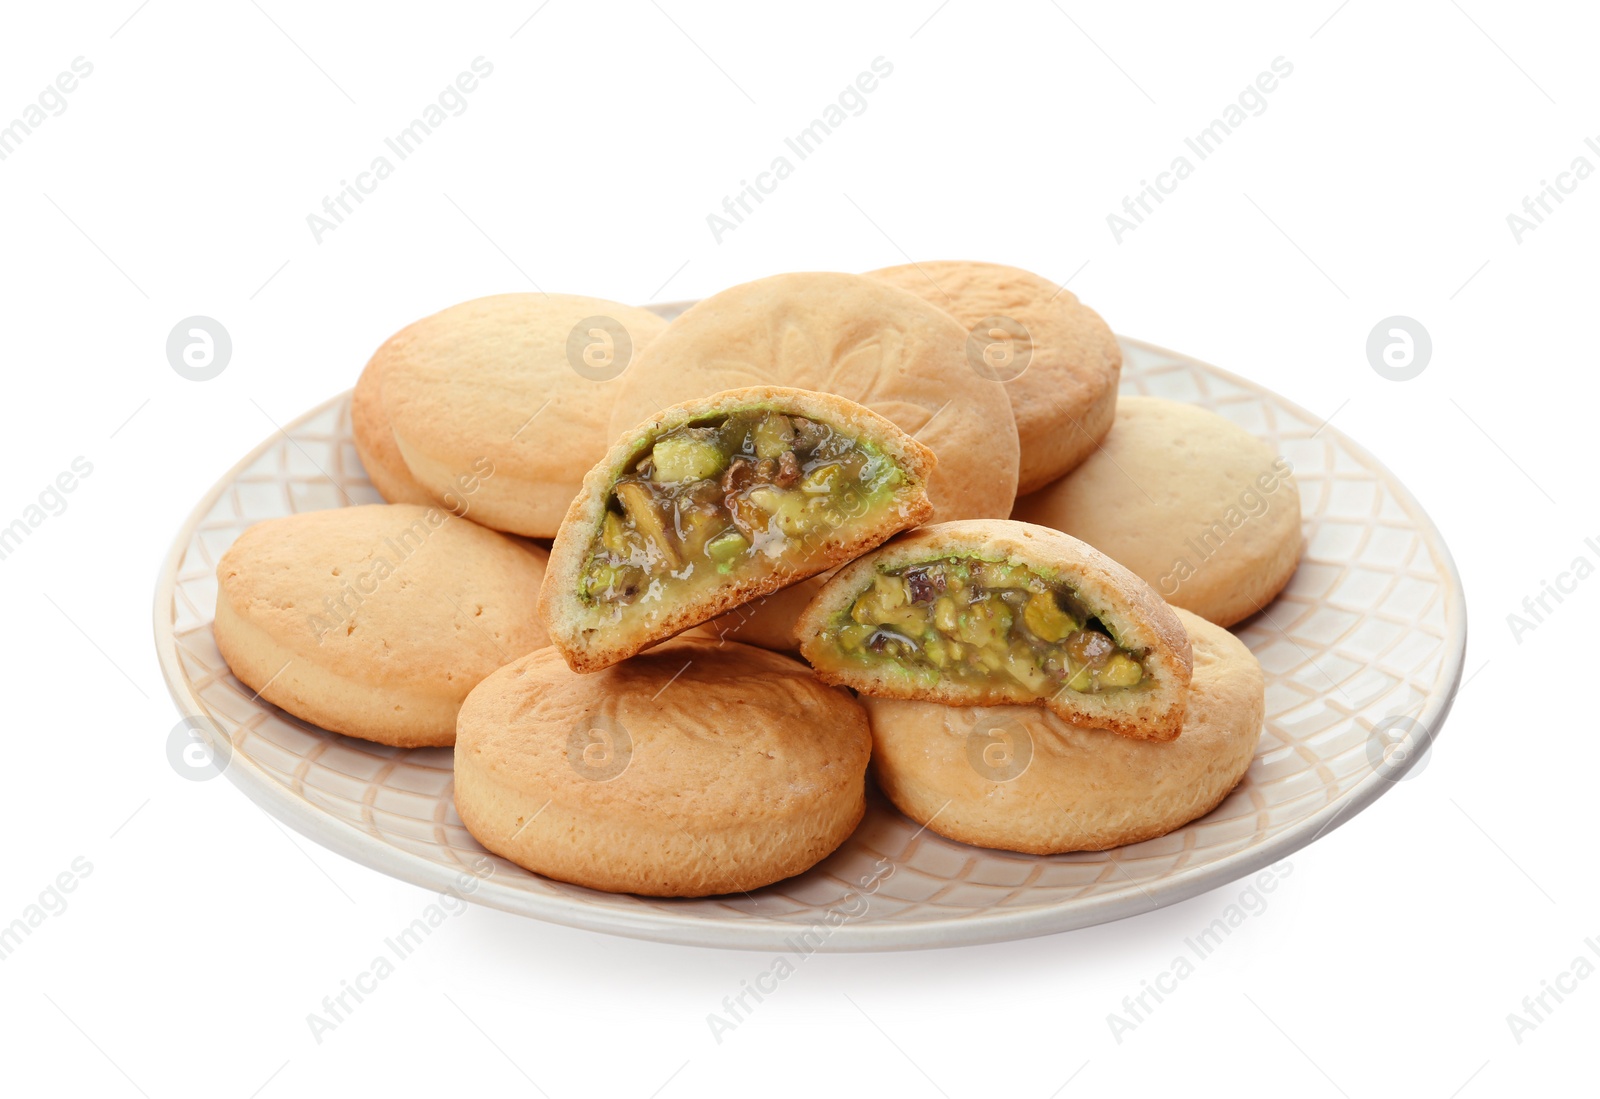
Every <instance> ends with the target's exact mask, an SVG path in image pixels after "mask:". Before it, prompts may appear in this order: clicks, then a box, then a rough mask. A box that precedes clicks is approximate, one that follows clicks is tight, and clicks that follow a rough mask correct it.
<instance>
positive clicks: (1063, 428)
mask: <svg viewBox="0 0 1600 1099" xmlns="http://www.w3.org/2000/svg"><path fill="white" fill-rule="evenodd" d="M870 277H872V278H875V279H881V280H883V281H884V282H887V283H889V284H891V285H893V286H898V287H900V288H901V289H904V290H909V291H911V292H912V293H913V294H916V295H917V296H918V297H920V298H923V299H925V300H926V301H928V302H930V303H931V304H933V305H936V306H938V307H939V308H940V309H943V310H944V311H945V312H947V313H949V314H950V315H951V316H953V317H954V318H955V319H956V320H958V321H960V322H961V326H962V327H963V328H965V329H967V333H968V335H967V359H968V364H969V365H970V366H971V367H972V369H974V370H976V371H978V372H979V373H980V374H985V375H989V376H993V377H996V378H998V379H999V380H1000V381H1002V382H1004V383H1005V387H1006V394H1007V395H1008V396H1009V397H1010V398H1011V410H1012V412H1014V413H1015V414H1016V417H1017V437H1018V439H1019V441H1020V442H1021V444H1022V458H1021V462H1020V465H1019V468H1018V471H1017V494H1018V495H1019V496H1020V495H1022V494H1023V493H1027V492H1033V491H1034V490H1036V489H1040V488H1043V487H1044V486H1045V485H1047V484H1049V483H1050V482H1051V481H1054V480H1055V479H1056V478H1057V477H1060V476H1061V475H1062V474H1064V473H1066V472H1067V471H1068V470H1070V469H1072V468H1073V467H1074V466H1076V465H1077V464H1078V463H1079V462H1081V461H1083V460H1084V458H1086V457H1088V456H1089V454H1091V453H1092V452H1093V451H1094V448H1095V447H1096V446H1097V445H1098V444H1099V442H1100V440H1102V439H1104V438H1105V435H1106V432H1108V431H1110V430H1111V421H1112V418H1113V417H1114V416H1115V414H1116V410H1117V381H1118V379H1119V378H1120V377H1121V375H1122V348H1121V347H1120V346H1118V344H1117V337H1116V336H1114V335H1112V332H1111V329H1110V328H1109V327H1108V326H1107V325H1106V322H1105V321H1103V320H1101V319H1100V314H1098V313H1096V312H1095V311H1094V310H1093V309H1090V308H1089V307H1088V306H1087V305H1084V304H1083V303H1082V302H1080V301H1079V300H1078V298H1077V296H1076V295H1075V294H1073V293H1072V291H1070V290H1066V289H1064V288H1062V287H1060V286H1057V285H1056V284H1055V283H1053V282H1051V281H1050V280H1049V279H1045V278H1041V277H1040V276H1038V275H1035V274H1033V273H1032V272H1031V271H1024V270H1022V269H1021V268H1019V267H1007V266H1005V265H1004V264H999V263H976V262H971V261H966V260H930V261H925V262H922V263H908V264H905V265H904V266H901V267H885V268H883V269H882V270H881V271H872V272H870Z"/></svg>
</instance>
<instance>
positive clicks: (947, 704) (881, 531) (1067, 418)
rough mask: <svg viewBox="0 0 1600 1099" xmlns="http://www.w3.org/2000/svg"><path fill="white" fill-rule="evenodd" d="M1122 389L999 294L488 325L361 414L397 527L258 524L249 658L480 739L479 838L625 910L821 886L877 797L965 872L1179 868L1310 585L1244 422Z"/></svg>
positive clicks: (289, 694)
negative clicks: (1136, 861) (678, 899)
mask: <svg viewBox="0 0 1600 1099" xmlns="http://www.w3.org/2000/svg"><path fill="white" fill-rule="evenodd" d="M1121 362H1122V360H1121V351H1120V349H1119V347H1118V344H1117V342H1116V339H1115V338H1114V337H1113V335H1112V334H1111V331H1110V329H1109V328H1107V327H1106V325H1105V323H1104V322H1103V321H1102V320H1101V319H1100V317H1099V316H1098V315H1096V314H1095V313H1094V312H1093V311H1092V310H1090V309H1088V308H1087V307H1085V306H1083V305H1082V304H1081V303H1079V302H1078V300H1077V299H1076V298H1075V297H1074V296H1073V295H1072V294H1071V293H1069V292H1067V291H1065V290H1063V289H1061V288H1059V287H1057V286H1056V285H1054V284H1052V283H1050V282H1048V281H1046V280H1044V279H1041V278H1039V277H1037V276H1035V275H1032V274H1029V273H1028V272H1025V271H1020V270H1017V269H1015V268H1010V267H1003V266H997V265H991V264H978V263H925V264H914V265H909V266H906V267H897V268H889V269H886V270H883V271H878V272H873V273H871V274H869V275H864V276H862V275H847V274H830V273H809V274H788V275H778V276H774V277H771V278H767V279H762V280H759V281H756V282H753V283H747V284H744V285H741V286H736V287H733V288H731V289H729V290H726V291H724V292H722V293H720V294H717V295H716V296H714V297H711V298H707V299H706V300H704V301H702V302H700V303H698V304H697V305H695V306H693V307H692V308H690V309H689V310H688V311H687V312H685V313H683V314H682V315H681V316H680V317H678V318H677V319H676V320H674V321H673V322H672V323H671V324H667V323H665V322H663V321H662V320H660V319H659V318H657V317H656V316H655V315H654V314H651V313H647V312H644V311H641V310H638V309H634V308H631V307H628V306H624V305H619V304H616V303H612V302H604V301H599V300H596V299H590V298H578V297H565V296H556V295H548V296H547V295H540V294H532V295H503V296H500V297H494V298H487V299H482V300H480V301H474V302H468V303H466V304H464V305H460V306H456V307H454V308H452V309H447V310H445V311H444V312H442V313H439V314H437V315H435V316H433V317H429V318H427V319H425V320H422V321H419V322H417V323H416V324H414V325H412V326H410V327H409V328H407V329H405V330H404V331H402V332H400V333H399V334H397V335H396V336H394V337H393V338H391V339H390V340H389V341H388V342H387V343H385V344H384V345H383V347H381V348H380V349H379V351H378V352H377V354H376V355H374V357H373V359H372V361H371V362H370V363H369V364H368V366H367V369H366V371H365V372H364V373H363V374H362V376H361V379H360V381H359V383H358V384H357V387H356V391H355V394H354V397H353V401H352V419H353V426H354V430H355V435H356V440H357V447H358V450H359V451H360V454H361V457H362V460H363V462H364V463H365V464H366V467H367V469H368V472H369V474H370V476H371V479H372V481H373V484H374V485H375V486H376V487H377V488H378V490H379V491H380V493H381V494H382V495H383V496H384V498H385V499H387V500H389V501H391V503H390V504H388V505H380V506H370V507H357V508H345V509H339V510H334V511H328V512H319V513H312V514H306V515H298V516H293V517H290V518H287V519H282V520H276V521H273V522H270V523H263V524H260V525H258V526H256V527H254V528H252V529H250V530H249V531H247V532H246V533H245V535H244V536H242V537H241V538H240V539H239V541H238V542H237V543H236V544H235V545H234V547H233V548H232V549H230V550H229V551H228V553H227V554H226V555H224V557H223V559H222V561H221V563H220V564H219V567H218V579H219V587H218V606H217V615H216V633H217V640H218V646H219V648H220V649H221V651H222V653H223V655H224V657H225V658H226V659H227V660H228V663H229V664H230V666H231V667H232V668H233V670H234V672H235V674H236V675H237V676H238V677H239V679H240V680H241V681H243V682H244V683H245V684H246V685H248V686H249V687H251V688H252V689H253V690H255V691H257V692H259V694H260V695H261V697H263V698H265V699H267V700H268V701H271V702H273V703H275V704H277V705H279V706H281V707H283V708H284V709H286V710H288V711H290V712H291V713H293V714H296V715H297V716H300V717H302V718H304V719H305V720H307V721H310V722H313V723H316V724H318V725H321V726H323V727H324V728H327V729H330V730H333V731H335V732H339V733H343V734H346V735H350V736H357V737H364V738H367V739H370V740H375V741H378V742H381V743H385V744H392V745H399V746H404V747H413V746H423V745H445V744H452V743H453V744H454V746H455V762H456V774H455V798H456V806H457V809H458V811H459V813H460V816H461V818H462V821H463V822H464V823H465V824H466V826H467V828H468V829H469V830H470V831H471V832H472V834H473V835H474V836H476V837H477V838H478V839H479V841H480V842H482V843H483V844H484V846H485V847H487V848H488V849H489V850H491V851H493V852H495V853H496V854H499V855H502V856H503V857H505V858H507V859H510V860H511V861H513V862H516V863H518V864H519V865H521V866H523V867H526V868H528V869H530V870H534V871H536V872H539V873H541V874H545V875H548V876H550V877H553V878H557V879H560V880H563V881H569V882H575V883H578V884H582V885H587V886H591V887H593V888H598V889H605V890H612V891H622V892H634V893H641V894H650V895H663V896H703V895H708V894H715V893H725V892H730V891H736V890H749V889H753V888H756V887H758V886H761V885H765V884H768V883H771V882H773V881H777V880H780V879H782V878H785V877H788V876H791V875H793V874H797V873H800V872H801V871H804V870H806V869H807V868H809V867H811V866H813V865H815V864H816V863H817V862H818V861H820V860H821V859H822V858H824V857H826V856H827V855H828V854H829V853H830V852H832V851H833V850H834V849H836V848H837V847H838V846H839V844H841V843H842V842H843V841H844V840H845V839H846V838H847V837H848V836H849V835H850V833H851V832H852V831H853V830H854V829H855V827H856V826H857V824H858V823H859V822H860V820H861V817H862V814H863V812H864V809H865V787H866V779H867V774H868V771H869V765H870V769H871V773H872V774H873V775H874V777H875V778H876V781H877V783H878V785H879V786H880V788H881V789H882V790H883V792H884V793H885V794H886V795H887V796H888V797H889V798H890V800H892V801H893V802H894V804H895V805H896V806H897V807H898V808H899V809H900V810H901V811H902V812H904V813H906V814H907V815H908V816H910V817H912V818H913V819H915V820H916V821H918V822H919V823H921V824H923V825H926V826H927V827H929V828H931V829H933V830H935V831H937V832H940V833H942V834H944V835H946V836H949V837H951V838H953V839H957V840H962V841H965V842H969V843H975V844H980V845H984V846H990V847H999V848H1006V849H1010V850H1016V851H1024V852H1031V853H1040V854H1047V853H1056V852H1064V851H1074V850H1088V849H1096V850H1097V849H1104V848H1107V847H1112V846H1115V845H1118V844H1124V843H1130V842H1136V841H1138V840H1142V839H1148V838H1151V837H1153V836H1158V835H1161V834H1163V833H1165V832H1168V831H1170V830H1172V829H1173V828H1176V827H1178V826H1180V825H1182V824H1184V823H1186V822H1188V821H1190V820H1192V819H1194V818H1195V817H1197V816H1199V815H1202V814H1204V813H1206V812H1208V811H1209V810H1210V809H1211V808H1213V807H1214V806H1215V805H1216V804H1217V803H1218V802H1220V801H1221V799H1222V798H1223V797H1224V796H1226V794H1227V793H1228V791H1229V790H1231V789H1232V788H1233V786H1234V785H1235V784H1237V782H1238V781H1239V779H1240V778H1241V777H1242V776H1243V774H1244V772H1245V770H1246V769H1247V768H1248V766H1249V763H1250V760H1251V758H1252V757H1253V755H1254V751H1255V745H1256V740H1257V737H1258V735H1259V733H1260V728H1261V718H1262V709H1263V699H1262V676H1261V670H1260V668H1259V666H1258V665H1257V664H1256V662H1255V660H1254V658H1253V657H1252V656H1251V655H1250V653H1249V651H1248V650H1247V649H1246V648H1245V647H1244V646H1243V644H1242V643H1240V642H1239V641H1238V640H1236V639H1235V638H1234V637H1233V636H1232V635H1231V634H1230V633H1228V631H1227V630H1226V629H1225V628H1224V627H1226V626H1228V625H1231V624H1233V623H1234V622H1236V621H1239V620H1240V619H1242V618H1244V617H1246V616H1248V615H1250V614H1254V613H1256V611H1258V610H1260V609H1261V608H1262V607H1263V606H1264V605H1265V604H1266V603H1267V602H1269V601H1270V600H1271V599H1272V598H1273V596H1274V595H1276V593H1277V592H1278V591H1279V590H1280V589H1281V588H1282V587H1283V585H1284V584H1285V583H1287V581H1288V579H1289V576H1290V575H1291V574H1292V572H1293V571H1294V567H1295V563H1296V561H1297V560H1298V556H1299V550H1300V527H1299V499H1298V495H1297V490H1296V489H1295V486H1294V482H1293V478H1292V476H1291V473H1290V471H1289V469H1288V467H1287V464H1286V463H1284V462H1283V461H1282V460H1281V459H1277V458H1276V457H1275V456H1274V455H1272V454H1271V453H1270V451H1269V450H1267V448H1266V447H1265V446H1263V445H1262V444H1261V443H1259V442H1258V441H1257V440H1255V439H1254V438H1253V437H1251V436H1250V435H1248V434H1247V433H1245V432H1244V431H1242V430H1241V429H1239V428H1237V427H1235V426H1233V425H1232V424H1231V423H1229V422H1228V421H1226V420H1223V419H1221V418H1220V417H1217V416H1214V415H1212V414H1210V413H1207V412H1204V411H1202V410H1199V409H1197V408H1193V407H1191V406H1185V405H1181V404H1176V403H1173V402H1168V401H1160V400H1155V399H1152V398H1129V399H1125V400H1123V401H1122V402H1121V404H1120V406H1119V404H1118V399H1117V391H1118V383H1119V375H1120V371H1121ZM1019 493H1021V494H1023V495H1022V497H1021V499H1018V496H1019ZM547 539H548V540H549V542H548V543H546V542H544V540H547ZM546 546H548V549H546ZM794 654H798V655H799V656H800V657H801V658H803V662H802V659H796V656H795V655H794Z"/></svg>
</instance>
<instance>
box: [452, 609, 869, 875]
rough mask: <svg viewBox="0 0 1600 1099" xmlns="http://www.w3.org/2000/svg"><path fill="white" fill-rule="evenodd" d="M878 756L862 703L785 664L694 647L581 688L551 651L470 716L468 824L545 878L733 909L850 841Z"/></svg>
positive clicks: (459, 781) (730, 647)
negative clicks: (741, 898)
mask: <svg viewBox="0 0 1600 1099" xmlns="http://www.w3.org/2000/svg"><path fill="white" fill-rule="evenodd" d="M870 746H871V736H870V734H869V733H868V732H867V719H866V714H865V713H864V712H863V711H862V709H861V706H860V704H859V703H857V702H856V701H854V700H853V699H851V698H850V697H849V696H848V695H847V694H845V693H844V692H843V691H836V690H833V689H831V688H828V687H824V686H823V685H822V684H820V683H818V682H817V680H816V678H815V677H814V676H812V675H811V673H810V672H809V671H808V670H807V669H806V667H805V665H804V664H801V663H799V662H798V661H795V660H791V659H789V658H788V657H784V656H780V655H778V654H777V653H772V652H767V651H765V650H762V649H756V648H751V647H750V646H748V645H739V644H736V643H731V642H730V643H728V644H725V645H718V644H717V643H716V642H712V641H699V640H689V639H679V640H676V641H673V642H670V643H668V644H666V645H662V646H660V647H659V648H656V649H652V650H651V651H650V652H648V653H645V654H643V655H641V656H639V657H637V658H635V659H633V660H630V661H628V662H626V663H624V664H619V665H617V666H616V667H614V668H608V669H606V670H605V671H603V672H600V673H599V674H597V675H593V676H583V675H577V674H574V673H573V672H572V671H570V670H569V669H568V668H567V667H566V666H565V665H564V664H563V663H562V662H561V658H560V656H559V655H557V654H556V652H555V651H553V650H551V649H544V650H542V651H540V652H536V653H534V654H532V655H531V656H529V657H527V658H526V659H523V660H519V661H517V662H516V663H514V664H511V665H509V666H507V667H505V668H502V669H501V670H500V671H498V672H496V673H495V674H493V675H491V676H490V677H489V678H488V679H486V680H484V681H483V682H482V683H481V684H479V686H478V688H477V689H476V690H474V691H473V692H472V694H471V695H470V696H468V698H467V701H466V703H465V704H464V705H463V706H462V707H461V721H460V726H459V733H458V735H457V738H456V752H455V801H456V810H457V812H458V813H460V815H461V821H462V823H463V824H465V825H466V826H467V830H468V831H470V832H471V833H472V834H473V835H474V836H475V837H477V840H478V842H479V843H481V844H483V845H484V846H485V847H487V848H488V849H489V850H491V851H493V852H494V853H495V854H497V855H500V856H502V857H504V858H507V859H510V860H511V861H512V862H514V863H516V864H518V865H519V866H522V867H524V868H526V869H528V870H532V871H534V872H536V873H539V874H544V875H545V876H547V877H551V878H556V879H559V880H561V881H567V882H575V883H577V884H579V885H585V886H588V887H589V888H591V889H605V890H610V891H612V892H627V893H643V894H648V895H651V896H667V897H701V896H707V895H710V894H716V893H732V892H736V891H742V890H749V889H756V888H758V887H760V886H763V885H767V884H769V883H771V882H775V881H778V880H780V879H782V878H787V877H791V876H793V875H795V874H799V873H801V872H803V871H805V870H808V869H810V868H811V867H812V866H814V865H815V864H816V863H817V862H819V861H820V860H821V859H823V858H825V857H826V856H827V855H828V854H829V853H831V852H832V851H833V850H834V849H835V848H837V847H838V846H839V844H841V843H843V842H844V841H845V839H846V838H847V837H848V836H849V835H850V833H851V832H852V831H854V830H855V827H856V825H857V824H858V823H860V821H861V817H862V814H863V812H864V811H865V808H866V803H865V786H866V771H867V756H868V753H869V749H870Z"/></svg>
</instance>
